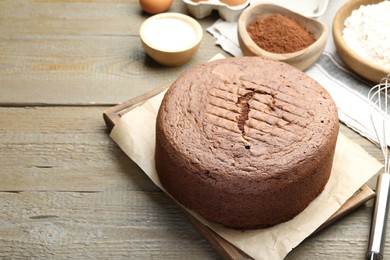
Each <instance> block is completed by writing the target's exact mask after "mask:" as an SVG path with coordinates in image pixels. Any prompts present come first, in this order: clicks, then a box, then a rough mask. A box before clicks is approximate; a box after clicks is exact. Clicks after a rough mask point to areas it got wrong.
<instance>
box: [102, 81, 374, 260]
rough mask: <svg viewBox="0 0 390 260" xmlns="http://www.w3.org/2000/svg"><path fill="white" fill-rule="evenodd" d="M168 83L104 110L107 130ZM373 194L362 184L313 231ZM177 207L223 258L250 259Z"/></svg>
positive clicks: (338, 217)
mask: <svg viewBox="0 0 390 260" xmlns="http://www.w3.org/2000/svg"><path fill="white" fill-rule="evenodd" d="M168 87H169V85H163V86H161V87H159V88H156V89H154V90H152V91H150V92H147V93H145V94H143V95H141V96H138V97H136V98H133V99H130V100H127V101H125V102H123V103H120V104H118V105H116V106H114V107H111V108H110V109H108V110H106V111H105V112H104V113H103V118H104V121H105V123H106V126H107V128H108V130H109V131H111V130H112V128H113V127H114V126H115V124H116V122H118V120H119V119H120V118H121V116H122V115H124V114H126V113H127V112H128V111H130V110H131V109H132V108H134V107H135V106H137V105H139V104H142V103H143V102H144V101H145V100H147V99H148V98H151V97H153V96H155V95H157V94H158V93H160V92H161V91H163V90H165V89H167V88H168ZM374 196H375V192H374V191H373V190H371V189H370V188H369V187H368V186H367V185H363V186H362V187H361V188H360V189H359V190H358V191H357V192H356V193H355V194H354V195H353V196H352V197H351V198H350V199H349V200H348V201H347V202H346V203H345V204H344V205H343V206H342V207H341V208H340V209H339V210H338V211H337V212H336V213H335V214H333V215H332V216H331V217H330V218H329V219H328V220H327V221H326V222H325V223H324V224H322V225H321V226H320V227H319V228H318V229H317V230H316V231H315V232H314V233H316V232H318V231H320V230H322V229H323V228H325V227H327V226H328V225H330V224H331V223H333V222H335V221H336V220H338V219H340V218H341V217H343V216H345V215H346V214H348V213H350V212H352V211H353V210H354V209H356V208H357V207H359V206H361V205H362V204H363V203H365V202H366V201H368V200H370V199H371V198H373V197H374ZM177 206H178V207H179V208H181V209H182V211H183V214H185V215H186V217H187V218H188V219H189V220H190V222H191V223H192V224H193V226H194V227H195V228H196V229H197V230H198V231H199V232H200V233H201V234H202V235H203V236H204V237H205V239H207V241H209V243H210V244H211V245H212V246H213V247H214V248H215V250H216V251H217V252H218V253H219V254H220V255H221V256H222V258H223V259H229V260H230V259H231V260H237V259H251V257H249V256H248V255H246V254H245V253H244V252H242V251H241V250H240V249H238V248H236V247H235V246H234V245H232V244H231V243H229V242H228V241H226V240H225V239H223V238H222V237H220V236H219V235H218V234H217V233H215V232H214V231H213V230H211V229H210V228H209V227H207V226H205V225H204V224H203V223H201V222H200V221H199V220H198V219H196V218H195V217H194V216H192V215H191V214H190V213H188V212H187V211H186V210H185V209H183V208H182V207H181V206H180V205H178V204H177Z"/></svg>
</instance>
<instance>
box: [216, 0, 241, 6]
mask: <svg viewBox="0 0 390 260" xmlns="http://www.w3.org/2000/svg"><path fill="white" fill-rule="evenodd" d="M219 1H220V2H222V3H224V4H227V5H229V6H236V5H242V4H244V3H246V1H247V0H219Z"/></svg>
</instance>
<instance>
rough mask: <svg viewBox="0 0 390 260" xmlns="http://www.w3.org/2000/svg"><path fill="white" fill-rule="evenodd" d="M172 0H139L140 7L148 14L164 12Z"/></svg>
mask: <svg viewBox="0 0 390 260" xmlns="http://www.w3.org/2000/svg"><path fill="white" fill-rule="evenodd" d="M172 2H173V0H139V4H140V5H141V7H142V9H143V10H144V11H145V12H147V13H149V14H158V13H162V12H165V11H166V10H168V9H169V7H171V5H172Z"/></svg>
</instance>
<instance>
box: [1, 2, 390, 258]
mask: <svg viewBox="0 0 390 260" xmlns="http://www.w3.org/2000/svg"><path fill="white" fill-rule="evenodd" d="M170 11H178V12H183V13H186V9H185V6H184V4H183V2H182V1H179V0H175V1H174V4H173V6H172V7H171V9H170ZM147 17H148V15H146V14H145V13H143V12H142V11H141V10H140V8H139V5H138V0H95V1H94V0H2V1H0V32H1V33H0V259H221V258H222V257H223V256H221V255H218V254H217V251H216V250H215V249H214V248H213V247H212V246H211V245H210V243H208V242H207V241H206V240H205V239H204V238H203V237H202V235H201V234H200V233H199V232H198V231H197V230H196V229H195V228H194V227H193V226H192V224H191V223H190V221H189V220H188V219H187V218H186V217H185V216H184V214H183V213H182V212H181V210H180V209H178V208H177V207H176V206H175V205H174V204H173V203H172V202H171V200H170V199H169V198H168V197H167V196H165V194H164V193H163V192H161V191H160V190H159V189H158V188H157V187H156V186H155V185H154V184H153V183H152V182H151V181H150V180H149V179H148V178H147V177H146V176H145V175H144V173H143V172H142V171H141V170H140V169H139V168H138V166H137V165H135V164H134V163H133V162H132V161H131V160H129V159H128V158H127V156H126V155H125V154H124V153H123V152H122V151H121V150H120V149H119V147H117V145H116V144H115V143H114V142H113V141H112V140H111V139H110V138H109V136H108V131H107V129H106V126H105V122H104V120H103V116H102V114H103V112H104V111H106V110H107V109H108V108H110V107H111V106H112V105H115V104H118V103H120V102H122V101H125V100H127V99H130V98H133V97H136V96H138V95H140V94H142V93H146V92H147V91H149V90H151V89H154V88H157V87H159V86H161V85H162V84H165V83H169V82H172V81H173V80H174V79H175V78H176V77H177V76H178V75H180V74H181V73H183V72H184V71H185V70H187V69H188V68H190V67H191V66H193V65H195V64H198V63H202V62H206V61H207V60H209V59H210V58H211V57H212V56H214V55H215V54H216V53H218V52H223V51H222V50H221V49H220V48H219V47H218V46H215V44H214V43H215V39H214V38H213V37H212V36H211V35H209V34H208V33H207V32H206V31H205V32H204V36H205V37H204V40H203V42H202V45H201V47H200V49H199V52H198V53H197V54H196V56H195V57H194V59H193V60H191V62H190V63H188V64H186V65H185V66H182V67H176V68H165V67H161V66H159V65H158V64H156V63H155V62H153V61H152V60H151V59H150V58H148V57H147V56H146V55H145V53H144V52H143V49H142V46H141V43H140V41H139V38H138V29H139V26H140V24H141V23H142V21H143V20H145V19H146V18H147ZM216 19H218V16H217V14H216V13H213V14H212V16H210V17H208V18H206V19H203V20H201V24H202V26H203V28H204V29H206V28H207V26H209V25H211V24H212V23H213V22H214V21H215V20H216ZM226 55H227V54H226ZM341 130H342V132H343V133H344V134H346V135H347V136H348V137H349V138H351V139H352V140H353V141H355V142H356V143H358V144H360V145H361V146H363V147H364V148H365V149H366V150H367V151H368V152H369V153H370V154H371V155H373V156H374V157H376V158H378V159H381V154H380V151H379V149H378V148H377V147H375V146H374V145H373V144H372V143H370V142H369V141H368V140H366V139H364V138H362V137H361V136H359V135H358V134H356V133H355V132H353V131H352V130H350V129H349V128H347V127H345V126H342V128H341ZM368 185H369V186H370V187H371V188H374V187H375V179H373V180H371V181H370V182H369V183H368ZM370 220H371V203H367V204H366V205H364V206H362V207H359V208H358V209H356V210H355V211H354V212H352V213H351V214H348V215H347V216H345V217H343V218H342V219H341V220H339V221H337V222H336V223H334V224H332V225H331V226H329V227H327V228H326V229H324V230H322V231H320V232H319V233H317V234H315V235H313V236H312V237H310V238H308V239H306V240H305V241H304V242H303V243H302V244H301V245H299V246H298V247H297V248H295V249H294V250H292V252H291V253H290V254H289V255H288V256H287V258H286V259H363V257H362V256H363V254H364V252H365V250H366V245H367V238H368V230H369V226H370ZM259 243H261V241H259ZM389 248H390V241H387V243H386V250H385V254H386V255H390V250H389Z"/></svg>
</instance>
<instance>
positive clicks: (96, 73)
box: [0, 33, 219, 105]
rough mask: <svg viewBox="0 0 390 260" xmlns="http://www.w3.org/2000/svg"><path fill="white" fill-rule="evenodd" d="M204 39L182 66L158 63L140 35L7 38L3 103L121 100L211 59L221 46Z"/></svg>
mask: <svg viewBox="0 0 390 260" xmlns="http://www.w3.org/2000/svg"><path fill="white" fill-rule="evenodd" d="M204 39H205V41H203V42H202V43H201V48H200V49H199V51H198V52H197V53H196V54H195V56H194V57H193V59H192V60H191V61H190V62H189V63H187V64H185V65H184V66H180V67H162V66H160V65H158V64H157V63H155V62H154V61H153V60H151V58H149V57H148V56H147V55H146V54H145V53H144V51H143V48H142V45H141V41H140V39H139V38H138V36H123V37H118V36H115V37H114V36H112V37H104V36H102V37H97V36H96V37H84V38H79V37H71V36H69V37H68V36H64V37H54V38H50V37H47V38H23V39H19V38H18V39H13V38H12V39H5V40H4V39H3V40H1V41H0V86H1V88H0V105H1V104H2V105H23V104H26V105H32V104H65V105H69V104H72V105H74V104H87V105H88V104H89V105H91V104H110V105H111V104H117V103H119V102H121V101H124V100H126V99H129V98H132V97H135V96H138V95H140V94H142V93H144V92H147V91H149V90H151V89H153V88H156V87H159V86H160V85H162V84H165V83H171V82H173V81H174V80H175V79H176V78H177V77H178V76H179V75H180V74H182V73H183V72H184V71H186V70H188V69H189V68H190V67H192V66H194V65H196V64H199V63H204V62H207V61H208V60H209V59H211V58H212V57H213V56H214V55H215V54H216V53H218V51H219V50H218V47H216V46H215V45H214V38H213V37H212V36H211V35H209V34H206V33H205V37H204ZM145 75H148V77H145Z"/></svg>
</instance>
